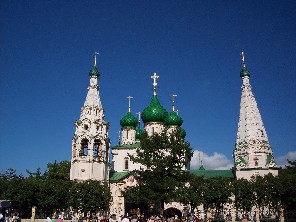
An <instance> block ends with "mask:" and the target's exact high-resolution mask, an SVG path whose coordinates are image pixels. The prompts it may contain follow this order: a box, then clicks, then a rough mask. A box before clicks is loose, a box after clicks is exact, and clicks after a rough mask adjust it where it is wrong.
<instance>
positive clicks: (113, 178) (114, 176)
mask: <svg viewBox="0 0 296 222" xmlns="http://www.w3.org/2000/svg"><path fill="white" fill-rule="evenodd" d="M129 174H130V172H112V173H111V174H110V182H117V181H120V180H122V179H124V178H126V177H128V175H129Z"/></svg>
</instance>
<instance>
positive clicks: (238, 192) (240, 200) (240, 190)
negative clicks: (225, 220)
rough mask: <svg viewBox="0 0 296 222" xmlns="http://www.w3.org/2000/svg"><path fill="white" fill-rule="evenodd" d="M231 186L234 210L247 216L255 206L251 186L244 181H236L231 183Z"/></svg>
mask: <svg viewBox="0 0 296 222" xmlns="http://www.w3.org/2000/svg"><path fill="white" fill-rule="evenodd" d="M231 184H232V193H233V195H234V206H235V209H237V210H242V211H243V214H247V212H249V211H251V209H252V207H253V206H254V205H255V202H254V201H255V195H254V193H253V190H252V184H251V183H250V182H249V181H248V180H246V179H237V180H234V181H232V183H231Z"/></svg>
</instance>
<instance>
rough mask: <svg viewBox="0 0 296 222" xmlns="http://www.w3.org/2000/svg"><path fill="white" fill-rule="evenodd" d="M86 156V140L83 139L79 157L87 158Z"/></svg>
mask: <svg viewBox="0 0 296 222" xmlns="http://www.w3.org/2000/svg"><path fill="white" fill-rule="evenodd" d="M87 155H88V140H87V139H83V140H82V141H81V149H80V156H87Z"/></svg>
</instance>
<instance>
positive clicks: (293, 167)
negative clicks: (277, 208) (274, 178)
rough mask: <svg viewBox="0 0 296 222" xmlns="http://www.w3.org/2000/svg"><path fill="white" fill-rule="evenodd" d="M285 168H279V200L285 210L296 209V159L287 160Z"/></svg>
mask: <svg viewBox="0 0 296 222" xmlns="http://www.w3.org/2000/svg"><path fill="white" fill-rule="evenodd" d="M288 163H289V165H288V166H286V168H285V169H280V170H279V180H280V183H281V184H282V186H283V193H282V196H281V202H282V205H283V207H284V209H285V211H296V186H295V184H296V160H294V161H289V160H288Z"/></svg>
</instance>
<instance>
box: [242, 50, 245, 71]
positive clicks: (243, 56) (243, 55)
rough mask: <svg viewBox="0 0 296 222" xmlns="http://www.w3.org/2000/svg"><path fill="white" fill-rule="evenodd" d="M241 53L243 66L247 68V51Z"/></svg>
mask: <svg viewBox="0 0 296 222" xmlns="http://www.w3.org/2000/svg"><path fill="white" fill-rule="evenodd" d="M241 55H242V65H243V68H246V62H245V53H244V52H242V53H241Z"/></svg>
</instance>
